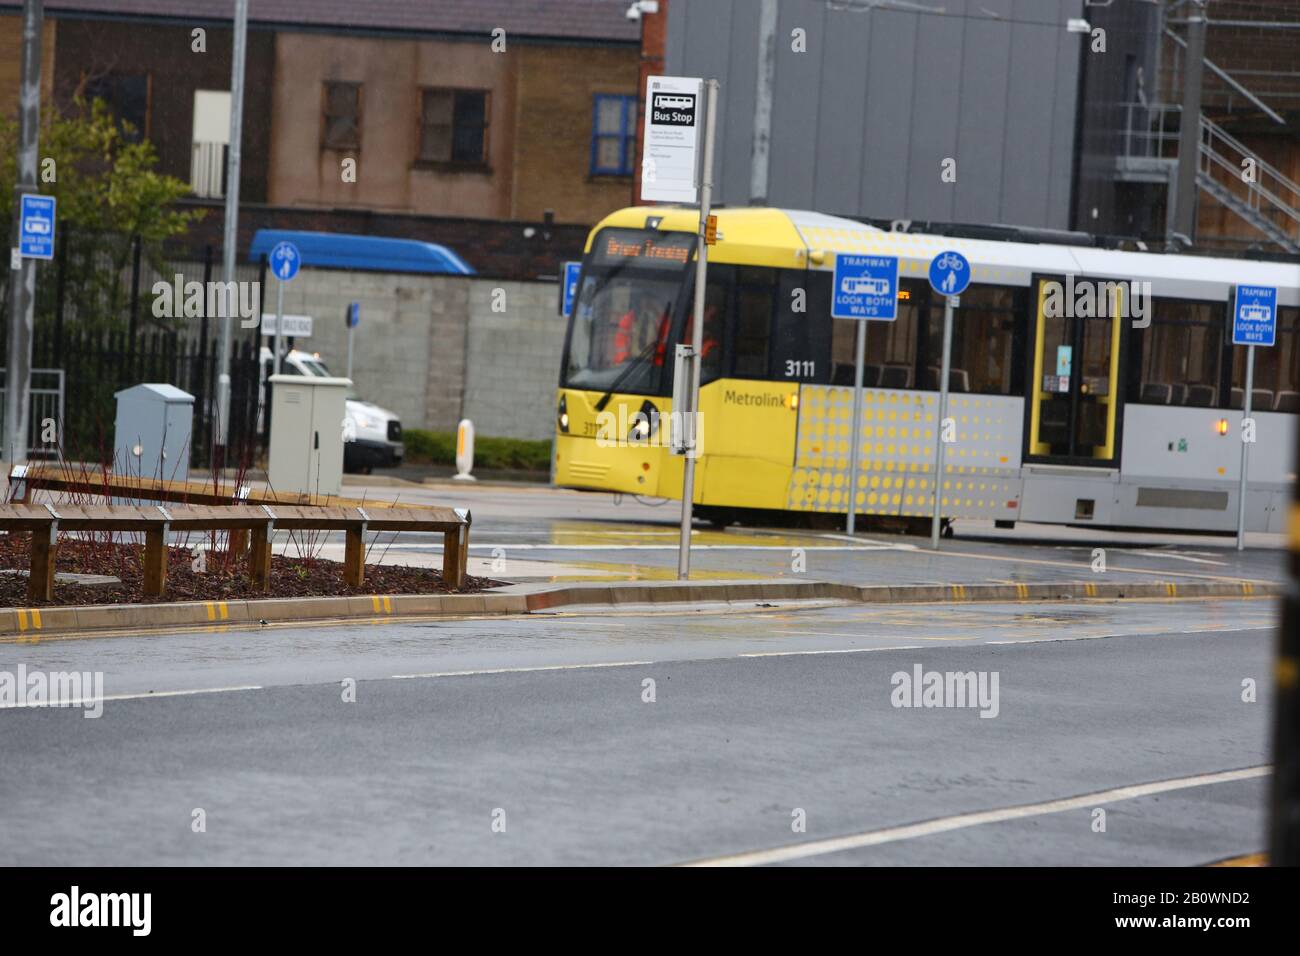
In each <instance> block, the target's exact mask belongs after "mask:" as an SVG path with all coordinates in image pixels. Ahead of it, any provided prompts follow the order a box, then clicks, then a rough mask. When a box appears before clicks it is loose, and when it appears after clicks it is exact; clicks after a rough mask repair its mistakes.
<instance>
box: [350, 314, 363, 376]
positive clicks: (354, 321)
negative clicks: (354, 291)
mask: <svg viewBox="0 0 1300 956" xmlns="http://www.w3.org/2000/svg"><path fill="white" fill-rule="evenodd" d="M347 323H348V378H351V377H352V333H353V332H355V331H356V328H357V326H358V325H360V324H361V303H360V302H353V303H352V304H351V305H349V306H348V314H347Z"/></svg>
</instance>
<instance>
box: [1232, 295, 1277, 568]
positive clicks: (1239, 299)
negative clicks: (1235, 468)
mask: <svg viewBox="0 0 1300 956" xmlns="http://www.w3.org/2000/svg"><path fill="white" fill-rule="evenodd" d="M1233 299H1234V304H1233V308H1232V344H1233V345H1244V346H1246V388H1245V391H1244V392H1243V393H1242V401H1241V408H1242V416H1241V421H1242V428H1241V477H1240V479H1239V481H1238V484H1237V550H1238V551H1243V550H1245V548H1246V474H1247V470H1248V468H1249V465H1250V445H1251V443H1250V442H1248V441H1246V422H1247V421H1249V420H1250V412H1251V407H1250V406H1251V399H1252V398H1253V397H1254V396H1253V393H1254V391H1255V346H1257V345H1259V346H1262V347H1264V348H1271V347H1272V346H1273V345H1274V343H1275V342H1276V341H1277V289H1275V288H1270V287H1269V286H1258V285H1239V286H1237V288H1236V291H1235V292H1234V294H1233ZM1251 438H1252V439H1253V438H1254V435H1253V434H1252V435H1251Z"/></svg>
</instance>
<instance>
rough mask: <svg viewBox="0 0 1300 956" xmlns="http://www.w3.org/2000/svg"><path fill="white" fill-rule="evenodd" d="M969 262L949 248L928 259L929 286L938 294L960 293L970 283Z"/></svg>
mask: <svg viewBox="0 0 1300 956" xmlns="http://www.w3.org/2000/svg"><path fill="white" fill-rule="evenodd" d="M970 273H971V268H970V262H968V261H967V259H966V257H965V256H963V255H962V254H961V253H960V252H954V251H953V250H951V249H949V250H948V251H947V252H941V253H939V254H938V255H937V256H935V257H934V259H932V260H931V261H930V288H931V289H933V290H934V291H935V292H937V293H939V294H940V295H961V294H962V293H963V292H965V291H966V287H967V286H968V285H970Z"/></svg>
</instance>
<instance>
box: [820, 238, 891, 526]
mask: <svg viewBox="0 0 1300 956" xmlns="http://www.w3.org/2000/svg"><path fill="white" fill-rule="evenodd" d="M833 281H834V285H833V291H832V294H831V318H834V319H853V320H855V321H856V322H857V323H858V329H857V339H856V340H855V342H854V357H853V419H852V425H851V426H850V429H849V431H850V434H851V435H852V439H851V440H850V442H849V491H848V497H849V500H848V513H849V515H848V520H847V521H846V523H845V526H844V528H845V531H846V532H847V533H848V534H853V532H854V528H855V521H856V516H857V501H858V457H859V455H858V449H859V448H860V446H861V439H862V367H863V363H864V362H865V361H866V352H867V326H866V323H867V322H868V321H876V322H893V321H894V320H895V319H897V318H898V257H897V256H856V255H846V254H844V253H840V254H838V255H836V257H835V276H834V280H833Z"/></svg>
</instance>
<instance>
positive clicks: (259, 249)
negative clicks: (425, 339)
mask: <svg viewBox="0 0 1300 956" xmlns="http://www.w3.org/2000/svg"><path fill="white" fill-rule="evenodd" d="M285 241H287V242H292V243H293V244H294V245H295V246H297V247H298V252H299V253H300V254H301V255H302V264H303V265H305V266H318V267H321V268H326V269H359V270H363V271H366V272H426V273H439V274H444V275H445V274H451V275H463V276H472V275H474V274H475V273H474V269H473V267H472V266H470V265H469V263H467V262H466V261H465V260H464V259H462V258H461V257H460V256H458V255H456V253H454V252H452V251H451V250H450V249H448V248H447V247H446V246H440V245H438V244H437V243H434V242H420V241H419V240H418V239H386V238H382V237H379V236H350V235H345V234H341V233H337V232H296V231H293V230H287V229H259V230H257V233H256V234H255V235H254V236H253V245H252V248H250V249H249V251H248V258H249V260H250V261H252V262H259V261H261V259H262V257H263V256H265V255H268V254H269V253H270V251H271V250H272V249H273V248H274V247H275V245H276V243H278V242H285Z"/></svg>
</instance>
